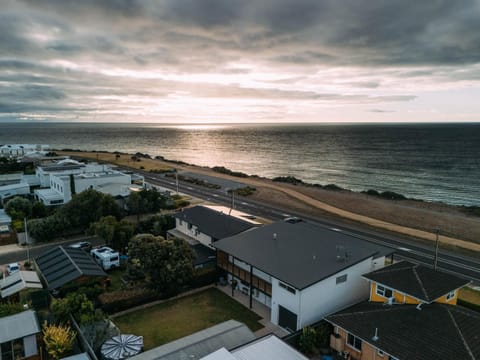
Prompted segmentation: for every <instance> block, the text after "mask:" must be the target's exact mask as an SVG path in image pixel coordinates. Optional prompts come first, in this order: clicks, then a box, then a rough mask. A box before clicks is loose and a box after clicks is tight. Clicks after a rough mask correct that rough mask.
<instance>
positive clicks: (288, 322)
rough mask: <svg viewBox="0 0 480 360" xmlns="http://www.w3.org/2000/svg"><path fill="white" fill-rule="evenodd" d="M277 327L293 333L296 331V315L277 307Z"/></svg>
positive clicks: (280, 306)
mask: <svg viewBox="0 0 480 360" xmlns="http://www.w3.org/2000/svg"><path fill="white" fill-rule="evenodd" d="M278 325H279V326H281V327H283V328H284V329H286V330H288V331H291V332H294V331H296V330H297V314H295V313H293V312H291V311H290V310H288V309H285V308H284V307H283V306H282V305H278Z"/></svg>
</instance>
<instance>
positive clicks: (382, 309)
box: [332, 304, 413, 316]
mask: <svg viewBox="0 0 480 360" xmlns="http://www.w3.org/2000/svg"><path fill="white" fill-rule="evenodd" d="M412 307H413V305H412V306H405V305H402V306H390V305H389V306H386V304H381V306H380V305H379V306H378V307H376V308H375V309H368V310H362V311H352V312H348V313H343V314H333V315H332V316H348V315H356V314H370V313H375V312H385V311H402V310H408V309H411V308H412Z"/></svg>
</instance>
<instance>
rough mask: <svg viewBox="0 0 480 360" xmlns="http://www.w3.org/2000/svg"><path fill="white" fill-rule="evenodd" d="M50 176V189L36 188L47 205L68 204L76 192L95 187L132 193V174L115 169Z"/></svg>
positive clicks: (118, 193)
mask: <svg viewBox="0 0 480 360" xmlns="http://www.w3.org/2000/svg"><path fill="white" fill-rule="evenodd" d="M49 178H50V187H49V188H48V189H37V190H35V196H36V197H37V198H38V200H39V201H41V202H43V203H44V204H45V205H58V204H66V203H68V202H69V201H70V200H72V195H73V194H74V193H75V194H78V193H81V192H82V191H84V190H87V189H94V190H97V191H99V192H102V193H104V194H110V195H112V196H122V197H124V196H128V194H130V186H131V177H130V175H126V174H123V173H121V172H118V171H113V170H110V171H105V172H95V173H82V174H71V175H56V174H51V175H50V176H49ZM72 185H73V186H74V189H72Z"/></svg>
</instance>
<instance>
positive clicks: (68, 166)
mask: <svg viewBox="0 0 480 360" xmlns="http://www.w3.org/2000/svg"><path fill="white" fill-rule="evenodd" d="M109 170H111V167H110V166H108V165H101V164H97V163H89V164H84V163H81V162H79V161H76V160H73V159H62V160H59V161H54V162H50V163H48V164H45V165H39V166H37V168H36V169H35V175H36V176H37V178H38V179H39V182H40V186H41V187H49V186H50V175H70V174H73V175H75V174H85V173H97V172H105V171H109Z"/></svg>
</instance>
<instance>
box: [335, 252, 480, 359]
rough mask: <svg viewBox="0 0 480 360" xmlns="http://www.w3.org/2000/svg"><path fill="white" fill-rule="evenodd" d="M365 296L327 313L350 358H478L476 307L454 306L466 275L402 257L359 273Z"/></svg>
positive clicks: (479, 339)
mask: <svg viewBox="0 0 480 360" xmlns="http://www.w3.org/2000/svg"><path fill="white" fill-rule="evenodd" d="M363 277H364V279H367V280H368V281H369V283H370V298H369V300H370V301H369V302H364V303H361V304H358V305H354V306H352V307H350V308H348V309H346V310H342V311H340V312H337V313H335V314H333V315H329V316H327V317H326V320H327V321H329V322H330V323H331V324H333V325H334V334H333V335H332V336H331V341H330V345H331V347H332V348H333V349H335V350H337V351H339V352H342V353H344V354H347V353H348V356H350V357H351V358H352V359H362V360H363V359H365V360H373V359H378V358H382V357H384V358H386V359H422V360H429V359H480V336H479V335H478V324H479V320H480V313H477V312H473V311H471V310H468V309H465V308H463V307H460V306H456V303H457V297H458V290H459V289H460V288H462V287H464V286H465V285H467V284H468V283H469V281H468V280H465V279H462V278H460V277H458V276H455V275H452V274H448V273H445V272H442V271H439V270H434V269H432V268H430V267H427V266H424V265H418V264H414V263H411V262H408V261H401V262H398V263H395V264H393V265H390V266H387V267H384V268H382V269H379V270H375V271H372V272H370V273H368V274H366V275H364V276H363Z"/></svg>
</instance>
